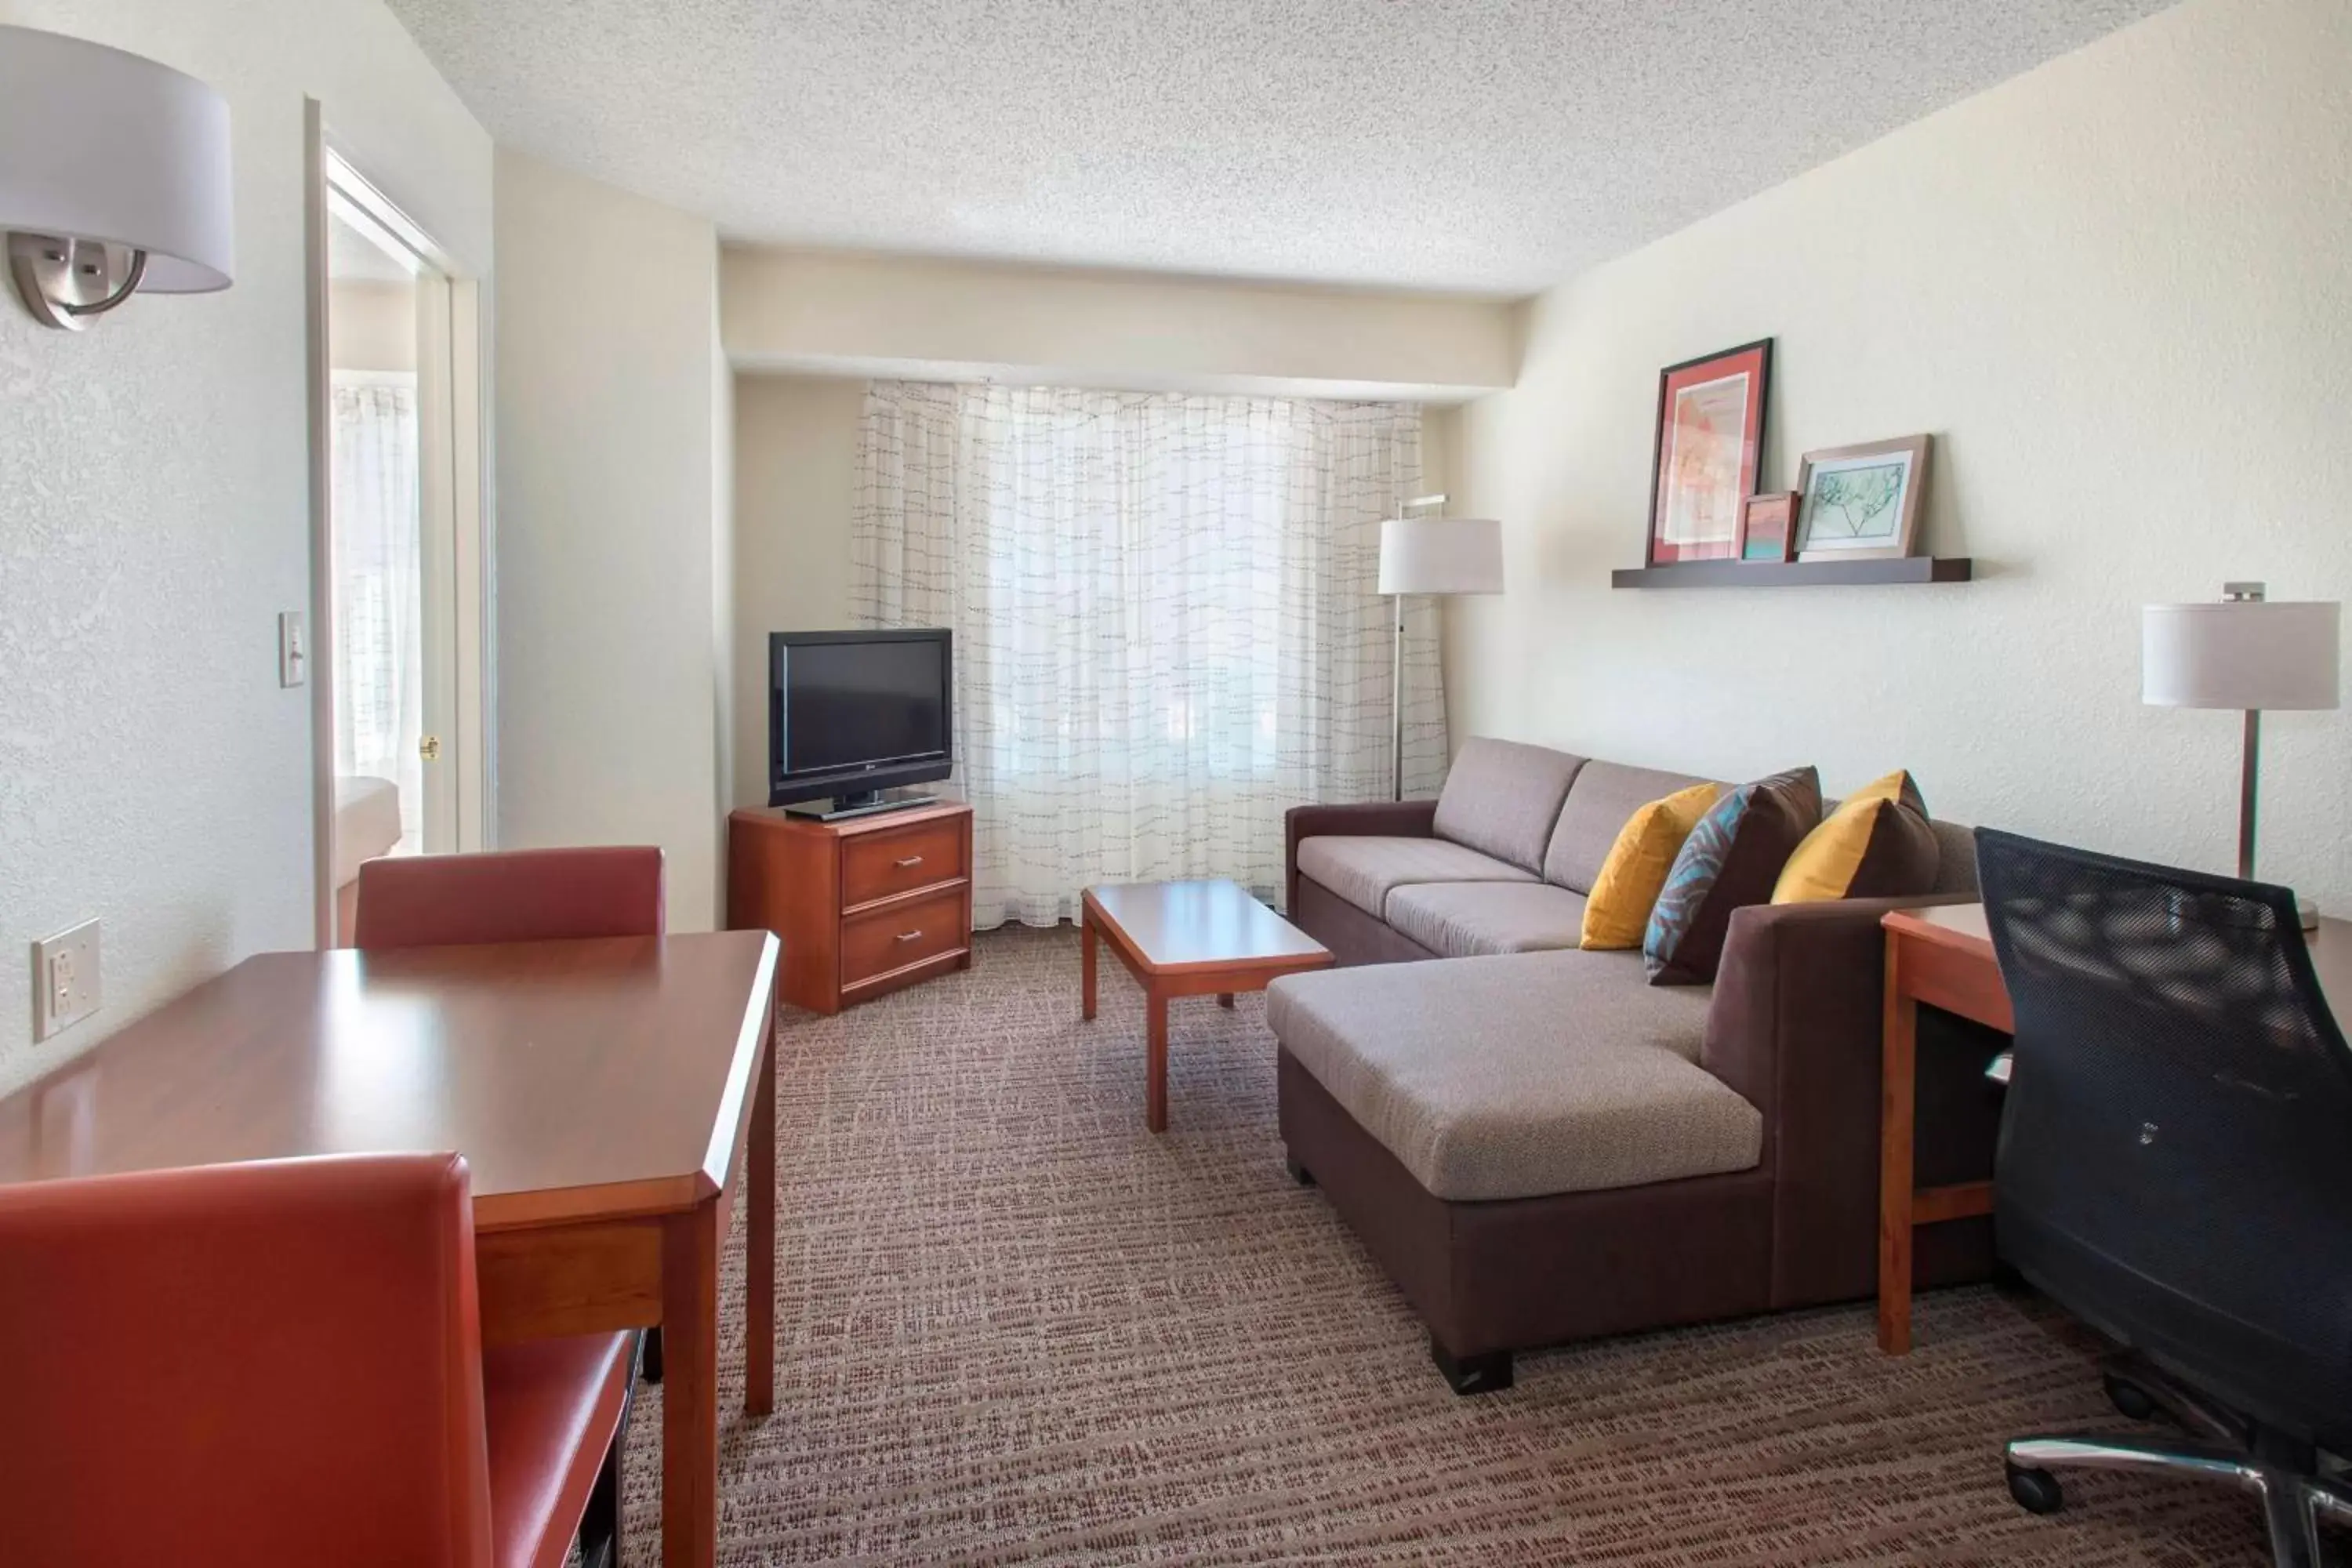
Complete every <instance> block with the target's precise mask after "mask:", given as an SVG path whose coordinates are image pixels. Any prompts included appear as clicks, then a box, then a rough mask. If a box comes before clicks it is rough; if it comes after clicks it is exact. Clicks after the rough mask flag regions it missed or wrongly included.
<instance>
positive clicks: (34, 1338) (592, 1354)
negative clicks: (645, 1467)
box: [0, 1154, 629, 1568]
mask: <svg viewBox="0 0 2352 1568" xmlns="http://www.w3.org/2000/svg"><path fill="white" fill-rule="evenodd" d="M0 1280H5V1282H6V1283H5V1286H0V1345H7V1346H9V1347H11V1351H10V1353H9V1357H8V1363H9V1364H8V1369H7V1373H6V1374H5V1384H0V1386H4V1387H5V1393H0V1561H5V1562H7V1563H25V1564H27V1565H28V1568H29V1565H31V1564H49V1563H58V1564H65V1563H71V1564H75V1565H76V1568H117V1565H121V1568H131V1565H133V1564H136V1565H139V1568H145V1565H147V1564H151V1563H184V1564H198V1565H204V1568H210V1565H213V1564H219V1565H222V1568H226V1565H229V1564H235V1565H236V1568H246V1565H248V1564H254V1563H288V1564H291V1563H338V1564H348V1565H352V1568H366V1565H374V1564H383V1568H394V1565H397V1568H444V1565H446V1568H553V1565H554V1564H558V1563H562V1561H563V1559H564V1555H565V1552H567V1550H568V1549H569V1547H570V1545H571V1542H572V1535H573V1532H574V1530H575V1528H580V1527H583V1514H594V1513H601V1515H602V1517H601V1518H590V1519H588V1520H587V1521H584V1528H581V1533H582V1535H583V1542H582V1544H583V1549H585V1550H586V1551H587V1552H588V1560H589V1561H590V1562H592V1563H593V1562H594V1561H595V1560H596V1554H597V1553H598V1552H600V1551H603V1550H608V1549H610V1547H612V1546H614V1545H616V1544H617V1542H614V1540H613V1536H614V1533H615V1530H616V1526H617V1522H618V1521H617V1510H616V1505H617V1500H618V1496H619V1492H618V1479H619V1472H618V1468H617V1467H618V1451H617V1447H616V1446H615V1444H614V1435H615V1433H617V1432H618V1430H619V1428H620V1424H621V1416H622V1412H623V1408H624V1406H625V1404H626V1403H627V1399H628V1391H629V1380H628V1347H629V1336H628V1335H626V1334H598V1335H591V1336H586V1337H583V1338H580V1339H566V1340H550V1341H546V1342H539V1343H532V1344H526V1345H521V1346H518V1347H516V1348H514V1349H512V1350H498V1351H492V1352H487V1353H486V1352H484V1351H483V1350H482V1347H481V1328H480V1320H479V1317H478V1307H477V1300H476V1296H475V1286H474V1222H473V1208H472V1202H471V1198H470V1196H469V1194H468V1192H467V1173H466V1163H465V1161H463V1160H462V1159H459V1158H458V1157H457V1155H455V1154H367V1155H352V1156H342V1157H337V1158H331V1159H316V1160H285V1161H275V1162H269V1163H257V1164H247V1165H219V1166H211V1167H207V1168H205V1169H200V1170H190V1171H159V1172H152V1173H141V1174H136V1175H122V1176H99V1177H92V1178H89V1179H86V1180H78V1181H55V1182H35V1183H29V1184H22V1185H16V1186H8V1187H0ZM592 1494H593V1495H592ZM592 1501H593V1502H594V1503H595V1505H596V1507H595V1508H594V1509H593V1510H592V1509H591V1508H590V1504H591V1503H592ZM592 1535H593V1536H594V1537H597V1538H600V1539H597V1540H594V1541H592V1540H590V1539H589V1537H591V1536H592ZM615 1555H617V1553H615Z"/></svg>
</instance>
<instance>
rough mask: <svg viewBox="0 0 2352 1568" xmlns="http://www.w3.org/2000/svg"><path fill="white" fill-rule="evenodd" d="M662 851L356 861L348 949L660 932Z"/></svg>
mask: <svg viewBox="0 0 2352 1568" xmlns="http://www.w3.org/2000/svg"><path fill="white" fill-rule="evenodd" d="M663 919H664V916H663V903H662V852H661V849H660V847H658V846H654V845H623V846H611V847H603V846H600V847H583V848H577V849H500V850H493V851H490V852H488V853H476V854H471V855H400V856H387V857H385V858H382V859H378V860H366V861H362V862H361V864H360V874H359V916H358V920H357V921H356V922H355V924H354V929H353V931H352V946H353V947H356V948H359V949H360V950H362V952H365V951H368V950H370V949H373V950H376V951H379V952H380V951H382V950H383V949H385V948H394V947H463V946H467V945H470V944H471V943H474V942H572V941H583V940H585V939H587V938H590V937H600V936H659V935H661V933H662V924H663ZM644 1347H645V1350H644V1366H645V1373H646V1379H647V1381H649V1382H653V1383H659V1382H660V1381H661V1376H662V1353H661V1347H662V1342H661V1331H660V1330H659V1329H648V1330H646V1332H645V1340H644Z"/></svg>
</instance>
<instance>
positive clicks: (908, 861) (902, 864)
mask: <svg viewBox="0 0 2352 1568" xmlns="http://www.w3.org/2000/svg"><path fill="white" fill-rule="evenodd" d="M922 863H923V858H922V857H921V856H920V855H909V856H908V857H907V858H905V859H904V860H893V861H891V862H890V864H892V865H893V866H896V867H898V869H900V870H901V871H903V870H905V869H906V868H908V867H909V866H919V865H921V864H922Z"/></svg>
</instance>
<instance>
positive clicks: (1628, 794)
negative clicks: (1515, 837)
mask: <svg viewBox="0 0 2352 1568" xmlns="http://www.w3.org/2000/svg"><path fill="white" fill-rule="evenodd" d="M1705 782H1706V781H1705V780H1703V779H1695V778H1693V777H1691V776H1690V775H1689V774H1687V773H1660V772H1659V771H1658V770H1657V769H1655V768H1629V767H1627V766H1625V765H1624V764H1623V763H1599V762H1594V763H1585V764H1584V766H1583V767H1582V768H1581V769H1580V770H1579V771H1578V773H1577V775H1576V783H1575V784H1573V785H1571V786H1570V789H1569V792H1568V800H1567V802H1566V804H1564V805H1561V807H1560V808H1559V823H1558V824H1557V825H1556V826H1554V827H1553V828H1552V832H1551V843H1550V845H1549V847H1547V848H1546V849H1545V850H1544V858H1543V874H1544V880H1545V881H1547V882H1550V883H1552V884H1554V885H1555V886H1558V887H1562V888H1566V889H1569V890H1570V892H1575V893H1590V892H1591V891H1592V884H1593V881H1594V879H1597V878H1598V877H1599V876H1600V875H1601V864H1602V862H1604V861H1606V860H1607V859H1608V858H1609V850H1610V847H1612V845H1614V844H1615V843H1616V842H1617V835H1618V833H1619V832H1620V831H1621V830H1622V829H1623V827H1624V826H1625V824H1626V821H1627V820H1628V819H1629V818H1630V817H1632V816H1633V814H1634V813H1635V812H1636V811H1639V810H1640V809H1641V808H1642V807H1643V806H1645V805H1649V804H1650V802H1652V801H1654V800H1661V799H1664V797H1665V796H1667V795H1672V794H1674V793H1675V791H1676V790H1678V789H1688V788H1690V786H1691V785H1693V784H1703V783H1705Z"/></svg>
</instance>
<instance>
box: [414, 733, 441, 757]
mask: <svg viewBox="0 0 2352 1568" xmlns="http://www.w3.org/2000/svg"><path fill="white" fill-rule="evenodd" d="M416 754H417V755H418V756H420V757H423V758H424V759H425V761H426V762H428V763H437V762H439V761H440V760H441V737H440V736H438V735H427V736H425V739H423V740H421V741H419V742H416Z"/></svg>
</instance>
